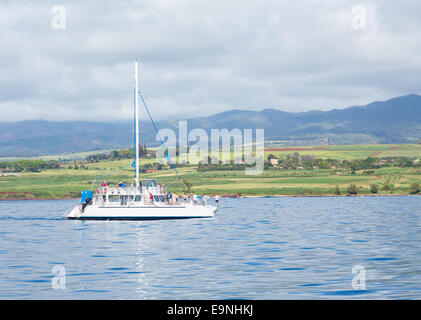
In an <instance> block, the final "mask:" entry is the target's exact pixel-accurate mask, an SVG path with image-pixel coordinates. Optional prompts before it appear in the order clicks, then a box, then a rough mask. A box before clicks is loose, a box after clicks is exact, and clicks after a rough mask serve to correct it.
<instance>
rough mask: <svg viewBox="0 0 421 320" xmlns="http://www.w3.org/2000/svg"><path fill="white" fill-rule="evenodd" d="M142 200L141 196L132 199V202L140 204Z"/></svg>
mask: <svg viewBox="0 0 421 320" xmlns="http://www.w3.org/2000/svg"><path fill="white" fill-rule="evenodd" d="M141 200H142V197H141V196H136V197H135V198H134V201H135V202H140V201H141Z"/></svg>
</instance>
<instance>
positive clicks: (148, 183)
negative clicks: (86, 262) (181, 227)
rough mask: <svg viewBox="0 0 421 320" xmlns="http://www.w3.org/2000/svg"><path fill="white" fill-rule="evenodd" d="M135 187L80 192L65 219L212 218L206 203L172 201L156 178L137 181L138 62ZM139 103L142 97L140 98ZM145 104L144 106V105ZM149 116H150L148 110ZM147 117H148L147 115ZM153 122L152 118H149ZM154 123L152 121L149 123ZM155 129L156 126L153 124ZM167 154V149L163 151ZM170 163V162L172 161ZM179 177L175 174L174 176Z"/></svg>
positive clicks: (199, 201)
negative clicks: (79, 196)
mask: <svg viewBox="0 0 421 320" xmlns="http://www.w3.org/2000/svg"><path fill="white" fill-rule="evenodd" d="M134 74H135V77H134V86H135V94H134V97H135V99H134V100H135V103H134V108H135V112H134V113H135V159H134V167H135V180H136V181H135V182H136V184H135V185H130V186H125V185H124V184H119V186H115V187H111V186H108V185H106V184H105V185H102V186H100V187H98V188H96V191H95V192H93V191H90V190H87V191H82V192H81V201H80V203H79V204H78V205H76V206H75V207H74V208H73V209H71V210H70V211H69V212H68V213H66V214H65V218H67V219H78V220H151V219H187V218H212V217H213V216H214V214H215V212H216V211H217V207H216V206H211V205H207V204H206V201H203V200H202V201H201V200H198V199H191V200H190V201H188V202H187V201H186V200H184V199H183V200H184V201H180V202H177V201H171V200H172V199H169V198H168V194H167V193H166V188H165V187H164V186H161V185H159V184H158V183H157V181H156V180H155V179H144V180H140V176H139V88H138V62H137V61H135V72H134ZM142 101H143V102H144V100H143V97H142ZM144 104H145V103H144ZM145 107H146V104H145ZM147 111H148V114H149V110H147ZM149 115H150V114H149ZM151 120H152V118H151ZM152 121H153V120H152ZM154 126H155V125H154ZM166 154H167V155H168V150H166ZM171 163H172V162H171ZM177 174H178V173H177Z"/></svg>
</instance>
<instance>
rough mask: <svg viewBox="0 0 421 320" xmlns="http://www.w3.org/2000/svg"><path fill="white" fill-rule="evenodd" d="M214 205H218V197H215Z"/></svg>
mask: <svg viewBox="0 0 421 320" xmlns="http://www.w3.org/2000/svg"><path fill="white" fill-rule="evenodd" d="M215 203H216V206H218V205H219V197H218V195H216V196H215Z"/></svg>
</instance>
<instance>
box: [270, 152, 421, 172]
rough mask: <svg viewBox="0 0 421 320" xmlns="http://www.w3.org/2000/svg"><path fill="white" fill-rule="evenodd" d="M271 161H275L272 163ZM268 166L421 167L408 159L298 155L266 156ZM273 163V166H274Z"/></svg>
mask: <svg viewBox="0 0 421 320" xmlns="http://www.w3.org/2000/svg"><path fill="white" fill-rule="evenodd" d="M272 159H276V160H275V161H273V160H272ZM268 162H269V163H270V165H269V166H271V167H276V168H279V169H345V170H346V169H348V170H352V171H355V170H367V169H378V168H382V167H399V168H406V167H415V168H418V167H421V162H420V161H419V159H417V158H408V157H385V158H374V157H367V158H365V159H353V160H337V159H330V158H328V159H319V158H314V157H313V156H301V155H300V154H298V153H294V154H292V155H285V156H282V157H279V158H276V157H275V156H274V155H273V154H269V155H268ZM274 163H275V164H274Z"/></svg>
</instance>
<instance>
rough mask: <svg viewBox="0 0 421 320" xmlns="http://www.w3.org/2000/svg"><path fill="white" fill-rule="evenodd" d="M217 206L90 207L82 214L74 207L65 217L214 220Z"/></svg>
mask: <svg viewBox="0 0 421 320" xmlns="http://www.w3.org/2000/svg"><path fill="white" fill-rule="evenodd" d="M216 210H217V207H215V206H201V205H197V206H195V205H186V206H184V205H173V206H103V207H100V206H95V205H90V206H87V207H86V208H85V210H83V212H82V208H81V206H80V205H79V206H76V207H74V208H73V209H72V210H71V211H70V212H69V213H67V214H66V215H65V217H66V218H67V219H77V220H158V219H189V218H212V217H213V216H214V214H215V212H216Z"/></svg>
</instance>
